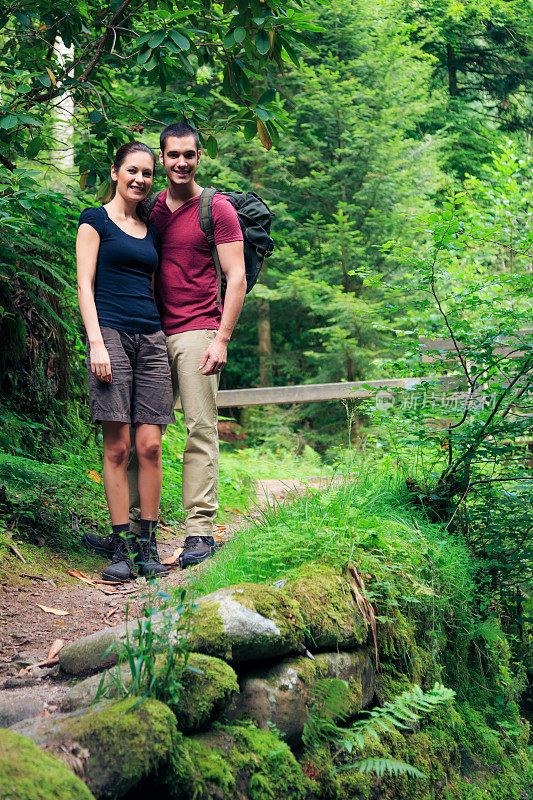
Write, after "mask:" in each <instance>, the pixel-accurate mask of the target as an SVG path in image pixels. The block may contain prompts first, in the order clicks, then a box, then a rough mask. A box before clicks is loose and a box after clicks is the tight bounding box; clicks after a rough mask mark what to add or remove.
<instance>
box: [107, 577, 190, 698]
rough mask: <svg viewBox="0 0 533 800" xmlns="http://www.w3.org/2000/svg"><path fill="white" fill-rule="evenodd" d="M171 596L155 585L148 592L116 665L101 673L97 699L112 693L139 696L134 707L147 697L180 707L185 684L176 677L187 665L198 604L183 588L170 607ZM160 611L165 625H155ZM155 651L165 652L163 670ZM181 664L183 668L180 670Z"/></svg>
mask: <svg viewBox="0 0 533 800" xmlns="http://www.w3.org/2000/svg"><path fill="white" fill-rule="evenodd" d="M154 584H155V582H154ZM170 599H171V595H169V594H168V593H167V592H165V591H163V590H162V589H158V588H157V587H156V586H154V587H153V588H152V590H151V591H150V592H149V594H148V596H147V597H146V598H145V602H144V603H143V608H142V612H141V614H140V616H139V617H138V619H137V625H136V628H135V629H134V630H133V631H132V632H131V633H130V630H129V628H127V630H126V641H125V642H124V644H123V645H122V647H121V649H120V651H119V661H118V664H117V666H116V668H115V669H114V670H113V671H110V672H108V673H104V674H103V675H102V679H101V681H100V685H99V687H98V691H97V694H96V697H95V700H98V699H100V697H102V696H109V695H110V693H112V696H113V697H122V698H126V697H138V698H139V699H138V702H137V703H135V704H134V705H133V706H132V708H135V707H136V706H137V705H138V704H140V703H142V702H143V701H144V700H146V699H147V698H148V697H151V698H154V699H157V700H162V701H163V702H166V703H170V704H171V705H174V706H178V704H179V697H180V692H181V690H182V689H183V684H182V683H181V682H180V680H179V679H178V677H177V676H178V675H180V674H181V673H182V671H183V669H184V668H187V660H188V657H189V648H188V645H187V638H188V634H189V633H190V628H191V623H192V615H193V613H194V611H195V610H196V606H194V605H193V604H192V603H191V602H190V601H189V600H187V599H186V593H185V590H183V589H182V590H181V592H180V593H179V594H178V595H176V596H175V597H174V598H173V602H172V607H170V606H169V602H168V601H170ZM156 603H157V604H158V605H159V606H160V605H161V603H162V604H163V608H162V609H161V607H158V606H156ZM128 610H129V606H127V607H126V623H127V622H128ZM159 612H162V614H163V624H160V625H157V627H156V626H155V625H154V624H153V617H154V615H155V614H157V613H159ZM177 620H179V622H177ZM156 654H162V655H163V659H162V661H160V662H159V663H160V664H161V663H163V664H164V667H163V669H156ZM124 664H126V665H127V666H128V667H129V670H130V675H131V679H130V680H129V681H128V683H127V685H126V684H125V683H124V680H123V676H122V672H121V667H122V665H124ZM178 665H179V666H180V669H177V666H178ZM190 669H194V668H193V667H191V668H190ZM109 677H111V679H112V680H111V682H109V681H108V678H109Z"/></svg>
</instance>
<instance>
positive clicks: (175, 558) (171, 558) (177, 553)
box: [161, 547, 183, 567]
mask: <svg viewBox="0 0 533 800" xmlns="http://www.w3.org/2000/svg"><path fill="white" fill-rule="evenodd" d="M182 553H183V547H176V549H175V550H174V552H173V553H172V555H171V556H169V557H168V558H164V559H163V560H162V561H161V563H162V564H164V565H165V567H171V566H172V565H173V564H177V563H178V561H179V557H180V555H181V554H182Z"/></svg>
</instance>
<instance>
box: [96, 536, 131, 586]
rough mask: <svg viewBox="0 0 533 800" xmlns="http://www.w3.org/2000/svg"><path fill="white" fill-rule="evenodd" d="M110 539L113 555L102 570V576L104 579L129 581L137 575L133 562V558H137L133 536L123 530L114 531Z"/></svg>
mask: <svg viewBox="0 0 533 800" xmlns="http://www.w3.org/2000/svg"><path fill="white" fill-rule="evenodd" d="M112 539H113V557H112V559H111V563H110V565H109V566H108V567H106V569H105V570H104V571H103V572H102V578H104V580H106V581H117V582H125V581H131V580H133V579H134V578H136V577H137V569H136V567H135V564H134V560H135V558H137V551H136V548H135V536H134V535H133V534H132V533H129V532H127V531H123V532H122V533H114V534H113V536H112Z"/></svg>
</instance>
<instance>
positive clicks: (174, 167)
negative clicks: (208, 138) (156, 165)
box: [159, 136, 200, 186]
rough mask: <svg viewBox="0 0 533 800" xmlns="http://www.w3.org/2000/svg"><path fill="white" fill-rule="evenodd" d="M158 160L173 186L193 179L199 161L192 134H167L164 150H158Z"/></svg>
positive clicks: (198, 153)
mask: <svg viewBox="0 0 533 800" xmlns="http://www.w3.org/2000/svg"><path fill="white" fill-rule="evenodd" d="M159 161H160V162H161V164H162V165H163V167H164V168H165V172H166V174H167V178H168V179H169V181H170V182H171V183H173V184H174V185H175V186H185V185H187V184H188V183H192V182H193V181H194V176H195V174H196V169H197V167H198V163H199V161H200V151H199V150H197V149H196V143H195V141H194V137H193V136H180V137H177V136H169V137H168V139H167V140H166V142H165V152H164V153H162V152H161V151H160V152H159Z"/></svg>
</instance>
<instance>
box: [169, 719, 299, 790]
mask: <svg viewBox="0 0 533 800" xmlns="http://www.w3.org/2000/svg"><path fill="white" fill-rule="evenodd" d="M183 746H184V748H185V750H186V755H184V756H181V757H180V758H176V759H175V761H174V767H173V769H174V774H173V773H172V769H171V770H169V772H168V773H167V776H166V780H167V781H168V782H170V783H171V785H172V797H173V798H174V800H191V798H193V797H197V798H202V800H235V798H257V800H259V798H276V800H277V798H280V799H281V798H282V799H283V800H305V798H306V797H309V796H310V793H311V791H312V789H313V788H315V785H314V784H313V783H312V782H311V781H310V780H309V778H307V777H306V776H305V775H304V773H303V771H302V768H301V767H300V765H299V764H298V762H297V761H296V759H295V757H294V755H293V754H292V752H291V750H290V748H289V747H288V745H286V744H285V743H284V742H281V741H280V740H279V739H278V738H277V736H275V735H274V734H273V733H271V732H269V731H261V730H258V729H257V728H254V727H253V726H248V727H245V726H239V725H228V726H218V727H216V728H212V729H210V730H209V731H207V732H206V733H203V734H197V735H195V736H191V737H185V738H184V740H183ZM154 796H158V794H157V793H156V794H154Z"/></svg>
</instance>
